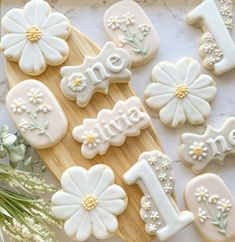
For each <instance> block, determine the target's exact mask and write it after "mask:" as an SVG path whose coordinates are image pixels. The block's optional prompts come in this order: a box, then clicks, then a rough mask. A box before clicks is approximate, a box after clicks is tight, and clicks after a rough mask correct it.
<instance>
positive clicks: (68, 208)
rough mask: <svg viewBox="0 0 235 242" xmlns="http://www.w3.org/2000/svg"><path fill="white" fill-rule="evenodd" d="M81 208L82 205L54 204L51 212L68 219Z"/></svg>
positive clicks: (60, 217)
mask: <svg viewBox="0 0 235 242" xmlns="http://www.w3.org/2000/svg"><path fill="white" fill-rule="evenodd" d="M80 208H81V206H80V205H65V206H53V207H52V208H51V212H52V214H53V216H55V217H57V218H59V219H63V220H66V219H69V218H70V217H71V216H72V215H73V214H75V213H76V212H77V211H78V210H79V209H80Z"/></svg>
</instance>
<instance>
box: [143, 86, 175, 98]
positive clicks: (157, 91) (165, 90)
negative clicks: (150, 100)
mask: <svg viewBox="0 0 235 242" xmlns="http://www.w3.org/2000/svg"><path fill="white" fill-rule="evenodd" d="M169 93H172V94H174V93H175V88H174V87H170V86H167V85H164V84H161V83H152V84H150V85H149V86H148V87H147V88H146V89H145V93H144V94H145V96H146V97H151V96H155V95H162V94H169Z"/></svg>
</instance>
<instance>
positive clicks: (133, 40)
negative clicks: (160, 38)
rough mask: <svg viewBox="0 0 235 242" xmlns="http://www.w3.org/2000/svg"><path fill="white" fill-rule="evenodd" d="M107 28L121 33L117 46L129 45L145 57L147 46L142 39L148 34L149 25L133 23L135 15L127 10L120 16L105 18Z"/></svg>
mask: <svg viewBox="0 0 235 242" xmlns="http://www.w3.org/2000/svg"><path fill="white" fill-rule="evenodd" d="M107 26H108V28H110V29H112V30H113V31H120V33H122V35H120V36H119V42H118V45H119V47H124V46H125V45H129V46H130V47H131V48H132V50H133V52H135V53H136V54H138V55H142V56H143V57H146V55H147V51H148V49H147V47H146V46H145V45H144V40H145V38H146V37H147V36H148V34H149V32H150V30H151V26H150V25H148V24H141V25H139V26H137V28H136V25H135V15H134V14H132V13H130V12H127V13H126V14H124V15H123V16H122V17H121V16H111V17H110V18H109V19H108V20H107Z"/></svg>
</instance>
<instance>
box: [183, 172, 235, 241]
mask: <svg viewBox="0 0 235 242" xmlns="http://www.w3.org/2000/svg"><path fill="white" fill-rule="evenodd" d="M185 202H186V205H187V207H188V209H189V210H190V211H192V212H193V213H194V214H195V215H196V220H195V225H196V226H197V228H198V230H199V231H200V233H201V234H202V235H203V237H204V238H205V239H206V240H207V241H213V242H226V241H230V240H231V239H232V238H234V237H235V223H234V219H235V199H234V197H233V195H232V193H231V192H230V190H229V189H228V187H227V186H226V184H225V183H224V182H223V180H222V179H221V178H220V177H219V176H217V175H214V174H204V175H200V176H197V177H196V178H194V179H192V180H191V181H190V182H189V183H188V185H187V187H186V189H185Z"/></svg>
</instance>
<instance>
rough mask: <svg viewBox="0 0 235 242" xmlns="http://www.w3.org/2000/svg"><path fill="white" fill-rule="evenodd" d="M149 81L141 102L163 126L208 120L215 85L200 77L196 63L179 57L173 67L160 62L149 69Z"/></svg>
mask: <svg viewBox="0 0 235 242" xmlns="http://www.w3.org/2000/svg"><path fill="white" fill-rule="evenodd" d="M152 80H153V82H154V83H152V84H150V85H149V86H148V87H147V88H146V90H145V100H146V103H147V105H148V106H149V107H150V108H152V109H154V110H157V111H158V112H159V116H160V119H161V121H162V122H163V123H164V124H165V125H167V126H170V127H173V128H175V127H179V126H181V125H183V124H184V123H186V122H188V123H190V124H193V125H199V124H202V123H204V122H205V120H206V119H207V118H208V116H209V114H210V112H211V107H210V104H209V103H210V102H211V101H212V100H213V99H214V97H215V94H216V86H215V82H214V81H213V79H212V77H210V76H208V75H202V74H201V67H200V65H199V63H198V62H197V61H195V60H193V59H191V58H183V59H181V60H179V61H178V62H177V63H176V64H173V63H170V62H161V63H159V64H158V65H156V67H155V68H154V69H153V72H152Z"/></svg>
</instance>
